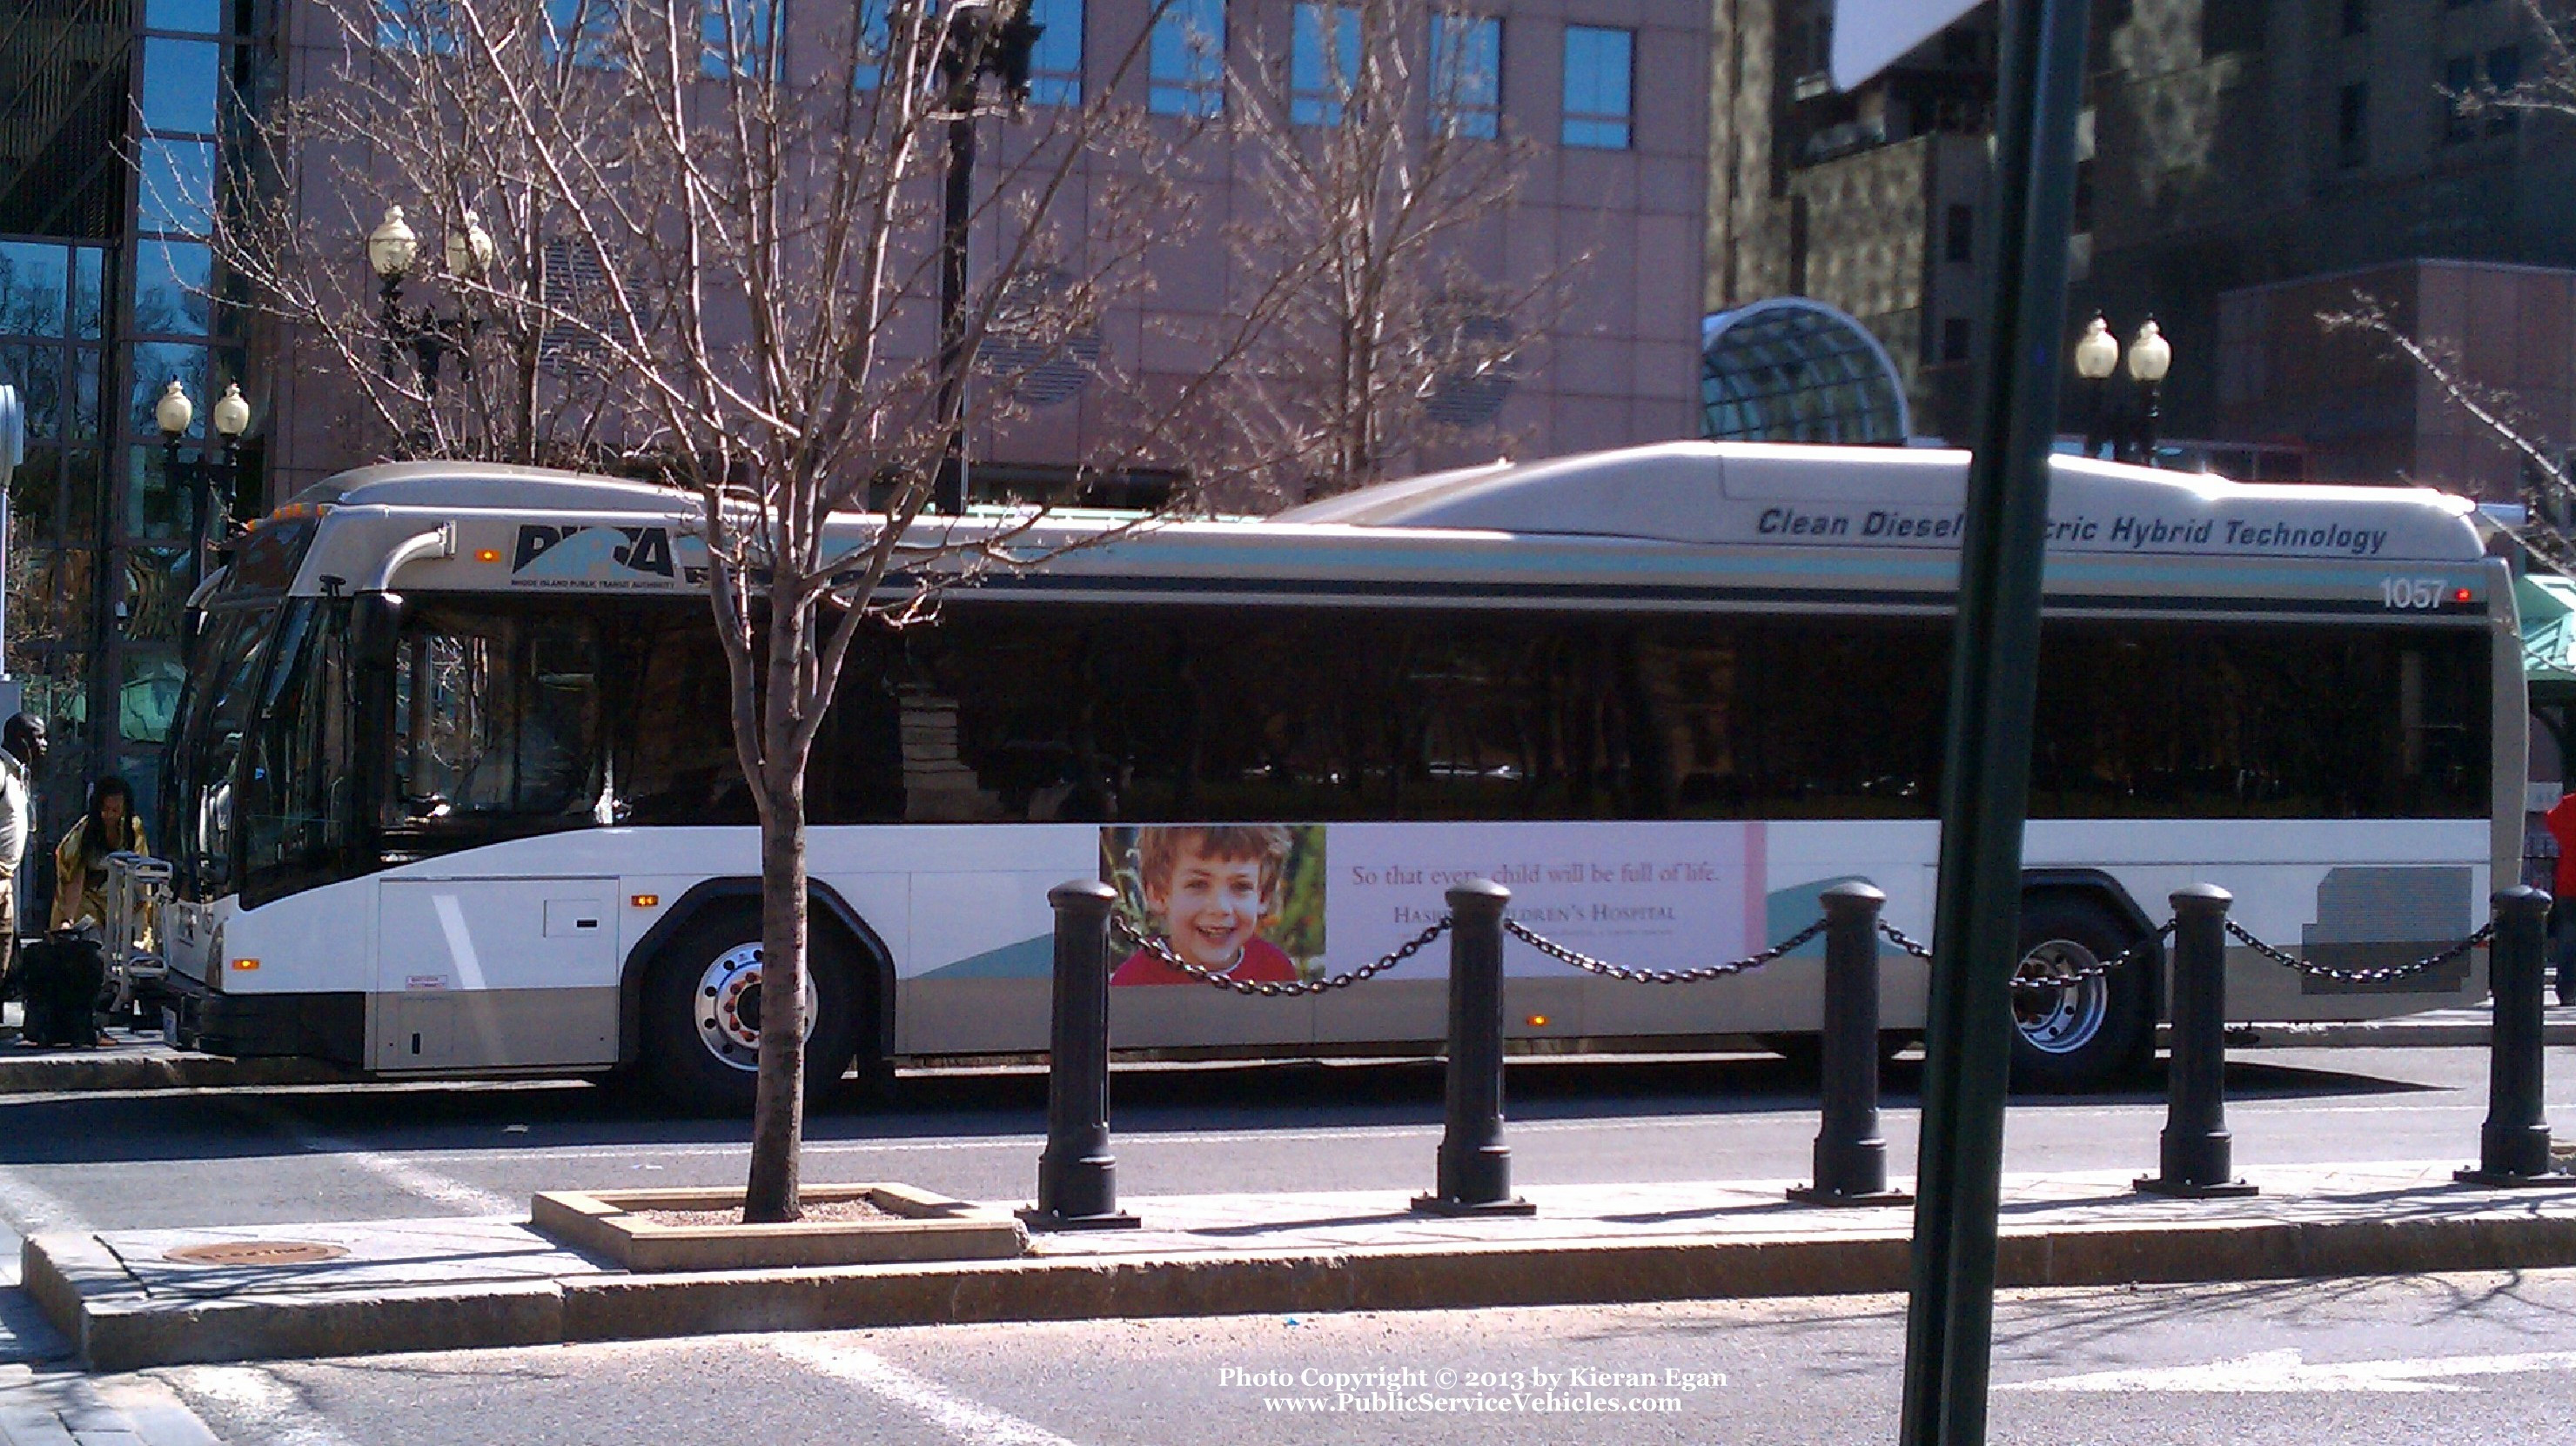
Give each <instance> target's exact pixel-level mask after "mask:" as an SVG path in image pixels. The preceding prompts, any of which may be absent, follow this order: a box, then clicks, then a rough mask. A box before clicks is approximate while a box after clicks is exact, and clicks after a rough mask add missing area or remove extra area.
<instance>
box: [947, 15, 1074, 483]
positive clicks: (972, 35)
mask: <svg viewBox="0 0 2576 1446" xmlns="http://www.w3.org/2000/svg"><path fill="white" fill-rule="evenodd" d="M1045 29H1046V27H1045V26H1043V25H1040V24H1038V23H1037V22H1036V21H1034V20H1031V19H1030V18H1029V9H1028V0H958V3H957V4H955V5H953V6H952V7H950V9H949V12H948V24H947V28H946V30H945V31H944V32H943V34H942V35H941V38H940V48H939V85H940V96H941V100H942V103H943V104H944V105H945V106H946V107H947V109H948V167H947V171H948V173H947V176H946V178H945V179H946V182H947V188H946V195H945V197H944V202H943V205H942V208H941V213H940V227H939V246H940V250H939V426H940V431H941V436H940V444H939V475H938V476H937V477H936V478H935V479H934V480H933V482H932V486H931V493H930V500H931V508H932V510H934V511H937V512H945V513H951V514H954V513H961V512H964V511H965V510H966V368H967V365H968V364H969V363H970V362H971V361H972V360H973V353H972V349H971V348H969V347H968V346H967V343H966V318H965V302H966V244H967V234H968V231H969V230H970V225H969V223H970V222H971V221H972V220H973V218H974V213H975V102H976V99H977V97H978V95H979V94H980V93H981V91H982V88H983V80H984V77H985V76H988V75H989V76H992V77H994V78H995V79H997V80H999V81H1001V82H1002V88H1003V91H1004V93H1005V94H1007V95H1008V96H1009V97H1010V101H1011V105H1012V106H1013V108H1014V109H1016V108H1017V107H1018V106H1020V105H1021V104H1022V103H1023V102H1025V101H1026V100H1027V99H1028V98H1029V65H1030V60H1031V57H1032V55H1033V53H1034V52H1035V51H1036V49H1037V43H1038V36H1039V34H1040V33H1041V32H1043V31H1044V30H1045Z"/></svg>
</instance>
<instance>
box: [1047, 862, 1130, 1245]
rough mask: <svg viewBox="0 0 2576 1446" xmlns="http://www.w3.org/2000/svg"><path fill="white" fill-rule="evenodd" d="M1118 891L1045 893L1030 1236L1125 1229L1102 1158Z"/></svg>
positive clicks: (1107, 1156) (1114, 1178)
mask: <svg viewBox="0 0 2576 1446" xmlns="http://www.w3.org/2000/svg"><path fill="white" fill-rule="evenodd" d="M1117 901H1118V891H1117V890H1115V889H1112V888H1111V887H1109V886H1108V885H1107V884H1104V883H1100V882H1098V881H1096V880H1091V879H1077V880H1075V881H1073V882H1071V883H1064V884H1058V885H1056V886H1055V887H1054V888H1052V889H1049V890H1047V902H1048V903H1049V904H1051V905H1053V906H1054V908H1055V1016H1054V1021H1053V1032H1052V1036H1051V1039H1050V1042H1049V1046H1048V1053H1047V1143H1046V1152H1045V1153H1044V1154H1042V1155H1040V1156H1039V1157H1038V1203H1037V1206H1036V1208H1035V1209H1031V1210H1024V1211H1022V1212H1020V1218H1021V1219H1022V1220H1024V1221H1026V1222H1027V1223H1028V1226H1029V1228H1030V1229H1032V1230H1124V1229H1133V1228H1134V1227H1135V1225H1136V1217H1135V1216H1133V1215H1130V1214H1128V1213H1126V1212H1125V1211H1123V1210H1120V1209H1119V1208H1118V1157H1117V1156H1115V1155H1112V1154H1111V1153H1109V910H1110V907H1111V906H1112V905H1113V904H1115V903H1116V902H1117Z"/></svg>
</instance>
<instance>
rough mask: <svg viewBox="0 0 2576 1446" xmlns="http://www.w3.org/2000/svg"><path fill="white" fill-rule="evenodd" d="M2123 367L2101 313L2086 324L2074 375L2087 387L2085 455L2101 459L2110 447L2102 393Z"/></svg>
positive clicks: (2079, 343)
mask: <svg viewBox="0 0 2576 1446" xmlns="http://www.w3.org/2000/svg"><path fill="white" fill-rule="evenodd" d="M2119 365H2120V343H2119V339H2118V338H2116V337H2114V336H2112V335H2111V323H2110V322H2108V321H2105V320H2104V319H2103V317H2102V313H2100V312H2098V311H2097V312H2095V313H2093V319H2092V320H2091V321H2088V322H2086V323H2084V336H2083V338H2082V339H2081V340H2079V341H2077V342H2076V343H2075V375H2076V376H2077V377H2078V378H2080V379H2081V380H2082V381H2083V383H2084V455H2085V456H2087V457H2098V456H2100V455H2101V454H2102V449H2103V448H2104V447H2106V446H2109V445H2111V441H2112V437H2111V418H2110V413H2109V411H2108V409H2107V408H2105V407H2104V406H2103V393H2104V392H2106V391H2107V390H2109V385H2110V380H2111V373H2112V372H2113V371H2114V370H2115V369H2117V368H2118V366H2119Z"/></svg>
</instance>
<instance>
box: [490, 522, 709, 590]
mask: <svg viewBox="0 0 2576 1446" xmlns="http://www.w3.org/2000/svg"><path fill="white" fill-rule="evenodd" d="M706 579H707V568H706V544H705V543H703V542H701V541H699V540H698V539H697V538H694V537H685V536H684V537H681V538H678V539H677V540H676V541H675V540H674V539H673V538H672V536H671V530H670V529H669V528H667V527H588V526H575V527H552V526H548V525H546V524H544V523H538V522H528V523H521V524H520V526H519V542H518V547H517V549H516V550H515V551H514V553H513V554H512V556H511V559H510V581H511V583H512V584H514V585H516V584H519V583H522V582H526V583H544V584H549V585H554V586H565V585H570V586H575V587H598V588H651V587H659V586H663V585H665V584H669V583H675V582H685V583H687V584H689V585H691V586H697V585H699V584H702V583H704V582H705V581H706Z"/></svg>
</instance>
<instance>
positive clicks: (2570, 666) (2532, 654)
mask: <svg viewBox="0 0 2576 1446" xmlns="http://www.w3.org/2000/svg"><path fill="white" fill-rule="evenodd" d="M2513 601H2514V606H2515V607H2516V608H2518V609H2520V611H2521V613H2522V677H2523V681H2524V682H2525V683H2527V684H2529V685H2530V687H2531V700H2532V701H2533V702H2535V703H2576V578H2571V577H2558V576H2556V575H2554V574H2531V573H2526V574H2524V575H2523V576H2521V577H2518V578H2516V579H2514V583H2513Z"/></svg>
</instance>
